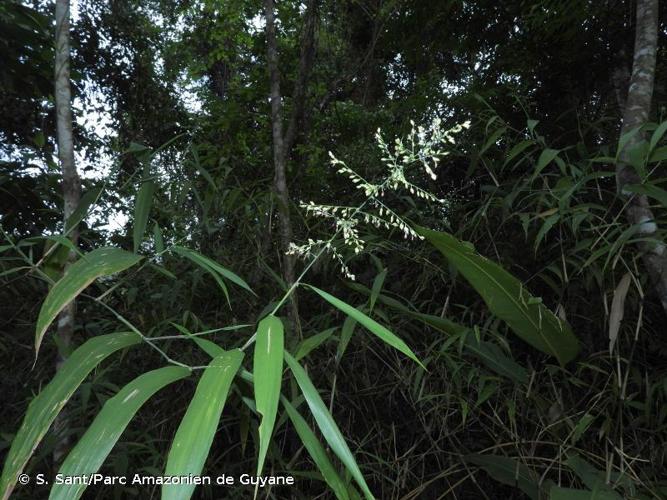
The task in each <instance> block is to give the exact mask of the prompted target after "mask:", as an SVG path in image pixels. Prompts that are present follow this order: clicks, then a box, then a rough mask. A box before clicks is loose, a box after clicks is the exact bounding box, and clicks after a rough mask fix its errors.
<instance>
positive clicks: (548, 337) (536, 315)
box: [416, 227, 579, 364]
mask: <svg viewBox="0 0 667 500" xmlns="http://www.w3.org/2000/svg"><path fill="white" fill-rule="evenodd" d="M416 231H417V233H419V234H420V235H422V236H424V237H426V239H428V241H429V242H430V243H431V244H432V245H433V246H434V247H435V248H437V249H438V250H439V251H440V252H441V253H442V254H443V255H444V256H445V257H446V258H447V260H448V261H449V262H450V263H451V264H452V265H453V266H454V267H455V268H456V269H457V270H458V271H459V272H460V273H461V274H462V275H463V276H464V277H465V278H466V280H467V281H468V283H470V284H471V285H472V287H473V288H474V289H475V290H476V291H477V293H479V294H480V295H481V297H482V298H483V299H484V302H486V304H487V306H488V307H489V309H490V310H491V312H493V313H494V314H495V315H496V316H498V317H499V318H501V319H502V320H503V321H505V322H506V323H507V324H508V325H509V327H510V328H511V329H512V331H514V333H516V334H517V335H518V336H519V337H520V338H521V339H523V340H524V341H525V342H527V343H529V344H530V345H532V346H533V347H535V348H536V349H539V350H540V351H542V352H544V353H546V354H550V355H552V356H554V357H555V358H556V359H557V360H558V362H559V363H561V364H565V363H567V362H569V361H571V360H572V359H574V357H575V356H576V355H577V353H578V352H579V342H578V340H577V338H576V337H575V336H574V334H573V333H572V330H570V327H569V325H568V324H567V323H566V322H565V321H563V320H561V319H559V318H558V317H556V316H555V315H554V314H553V313H552V312H551V311H550V310H549V309H547V308H546V306H544V305H543V304H541V302H540V301H538V300H536V299H534V298H533V297H532V296H531V295H530V293H529V292H528V291H527V290H526V289H525V288H524V287H523V284H522V283H521V282H520V281H519V280H518V279H516V278H515V277H514V276H513V275H511V274H510V273H508V272H507V271H505V270H504V269H503V268H502V267H500V266H499V265H498V264H496V263H495V262H492V261H490V260H488V259H486V258H484V257H482V256H481V255H479V254H478V253H476V252H475V251H474V250H472V249H470V248H469V247H468V246H467V245H465V244H464V243H462V242H460V241H459V240H457V239H456V238H454V237H453V236H452V235H450V234H448V233H445V232H438V231H431V230H429V229H426V228H422V227H417V228H416Z"/></svg>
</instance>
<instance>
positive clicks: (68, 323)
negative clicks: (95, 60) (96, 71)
mask: <svg viewBox="0 0 667 500" xmlns="http://www.w3.org/2000/svg"><path fill="white" fill-rule="evenodd" d="M69 17H70V5H69V0H56V59H55V74H54V80H55V98H56V129H57V134H58V159H59V160H60V165H61V168H62V176H63V181H62V188H63V201H64V210H63V217H64V223H65V224H66V222H67V220H68V219H69V218H70V216H71V215H72V213H73V212H74V210H76V207H77V205H78V204H79V198H80V196H81V181H80V179H79V175H78V173H77V171H76V165H75V164H74V139H73V136H72V93H71V90H70V69H69V63H70V61H69V59H70V42H69V28H70V24H69ZM68 236H69V237H70V239H71V240H72V242H73V243H74V244H75V245H76V242H77V240H78V230H77V228H76V227H73V228H69V234H68ZM74 258H75V254H74V253H73V252H70V261H71V260H72V259H74ZM66 266H67V265H66ZM75 311H76V306H75V303H74V301H72V302H70V303H69V304H68V305H67V306H66V307H65V309H63V311H62V312H61V313H60V316H59V317H58V330H57V336H58V339H59V341H60V345H61V348H60V349H59V355H58V361H57V365H56V368H60V366H61V365H62V363H63V361H64V352H63V350H66V348H67V346H68V345H69V344H70V342H71V339H72V333H73V331H74V316H75ZM56 423H57V424H60V425H58V427H59V429H57V431H59V432H62V430H63V429H64V428H66V420H65V419H64V418H63V419H59V421H57V422H56ZM66 446H67V443H66V441H65V440H63V441H61V443H60V444H59V445H57V446H56V447H55V449H54V460H55V461H56V463H57V462H58V461H59V459H60V458H61V457H62V454H63V452H64V449H65V448H66Z"/></svg>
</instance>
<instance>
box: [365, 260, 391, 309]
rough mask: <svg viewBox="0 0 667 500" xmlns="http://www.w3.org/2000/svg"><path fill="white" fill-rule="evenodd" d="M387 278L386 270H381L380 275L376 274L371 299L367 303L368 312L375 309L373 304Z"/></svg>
mask: <svg viewBox="0 0 667 500" xmlns="http://www.w3.org/2000/svg"><path fill="white" fill-rule="evenodd" d="M386 277H387V268H385V269H383V270H382V272H381V273H380V274H378V275H377V276H376V277H375V279H374V280H373V288H372V289H371V299H370V303H369V310H370V311H371V312H373V307H375V302H376V301H377V298H378V295H380V290H382V285H384V280H385V278H386Z"/></svg>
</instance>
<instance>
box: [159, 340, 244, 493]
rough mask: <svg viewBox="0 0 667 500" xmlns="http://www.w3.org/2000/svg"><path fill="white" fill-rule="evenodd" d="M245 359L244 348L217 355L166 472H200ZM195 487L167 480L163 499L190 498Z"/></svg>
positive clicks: (183, 424)
mask: <svg viewBox="0 0 667 500" xmlns="http://www.w3.org/2000/svg"><path fill="white" fill-rule="evenodd" d="M242 359H243V352H242V351H240V350H238V349H235V350H233V351H226V352H224V353H223V354H221V355H220V356H217V357H215V358H213V360H212V361H211V362H210V363H209V365H208V367H207V368H206V369H205V370H204V374H203V375H202V377H201V379H200V380H199V383H198V384H197V389H196V390H195V394H194V396H193V398H192V401H191V402H190V405H189V406H188V409H187V410H186V412H185V415H184V416H183V419H182V420H181V423H180V425H179V426H178V430H177V431H176V435H175V436H174V440H173V442H172V446H171V449H170V450H169V455H168V457H167V466H166V468H165V475H166V476H180V475H188V474H192V475H195V476H196V475H200V473H201V471H202V469H203V467H204V462H205V461H206V457H207V456H208V452H209V450H210V449H211V444H212V443H213V438H214V436H215V432H216V430H217V427H218V423H219V422H220V416H221V414H222V409H223V407H224V405H225V401H226V399H227V394H228V393H229V389H230V387H231V385H232V382H233V380H234V376H235V375H236V372H237V371H238V369H239V367H240V366H241V360H242ZM194 489H195V485H194V484H176V485H172V484H169V485H167V484H165V485H163V486H162V499H163V500H181V499H189V498H190V497H191V496H192V493H193V492H194Z"/></svg>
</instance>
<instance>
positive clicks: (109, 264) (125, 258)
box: [35, 247, 142, 353]
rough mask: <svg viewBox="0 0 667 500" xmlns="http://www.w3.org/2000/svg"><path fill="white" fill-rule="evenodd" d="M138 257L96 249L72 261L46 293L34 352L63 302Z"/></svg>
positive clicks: (110, 249)
mask: <svg viewBox="0 0 667 500" xmlns="http://www.w3.org/2000/svg"><path fill="white" fill-rule="evenodd" d="M141 259H142V257H140V256H138V255H134V254H131V253H130V252H126V251H124V250H121V249H119V248H112V247H106V248H98V249H97V250H93V251H92V252H90V253H87V254H86V255H84V256H83V257H82V258H81V259H79V260H78V261H76V262H75V263H74V264H72V265H71V266H70V267H69V269H68V270H67V272H66V273H65V275H64V276H63V277H62V278H61V279H60V280H59V281H58V282H57V283H56V284H55V285H53V288H51V290H50V291H49V294H48V295H47V296H46V299H45V300H44V303H43V304H42V308H41V309H40V311H39V317H38V318H37V328H36V331H35V353H38V352H39V346H40V344H41V343H42V339H43V338H44V333H45V332H46V329H47V328H48V327H49V325H50V324H51V323H52V322H53V320H54V319H55V318H56V316H58V313H59V312H60V311H62V310H63V309H64V308H65V306H66V305H67V304H69V303H70V302H71V301H72V300H74V298H75V297H76V296H77V295H79V294H80V293H81V292H82V291H83V290H84V289H85V288H86V287H87V286H88V285H90V284H91V283H92V282H93V281H95V280H96V279H97V278H99V277H100V276H108V275H110V274H114V273H117V272H120V271H123V270H125V269H127V268H128V267H131V266H133V265H134V264H136V263H137V262H139V261H140V260H141Z"/></svg>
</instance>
